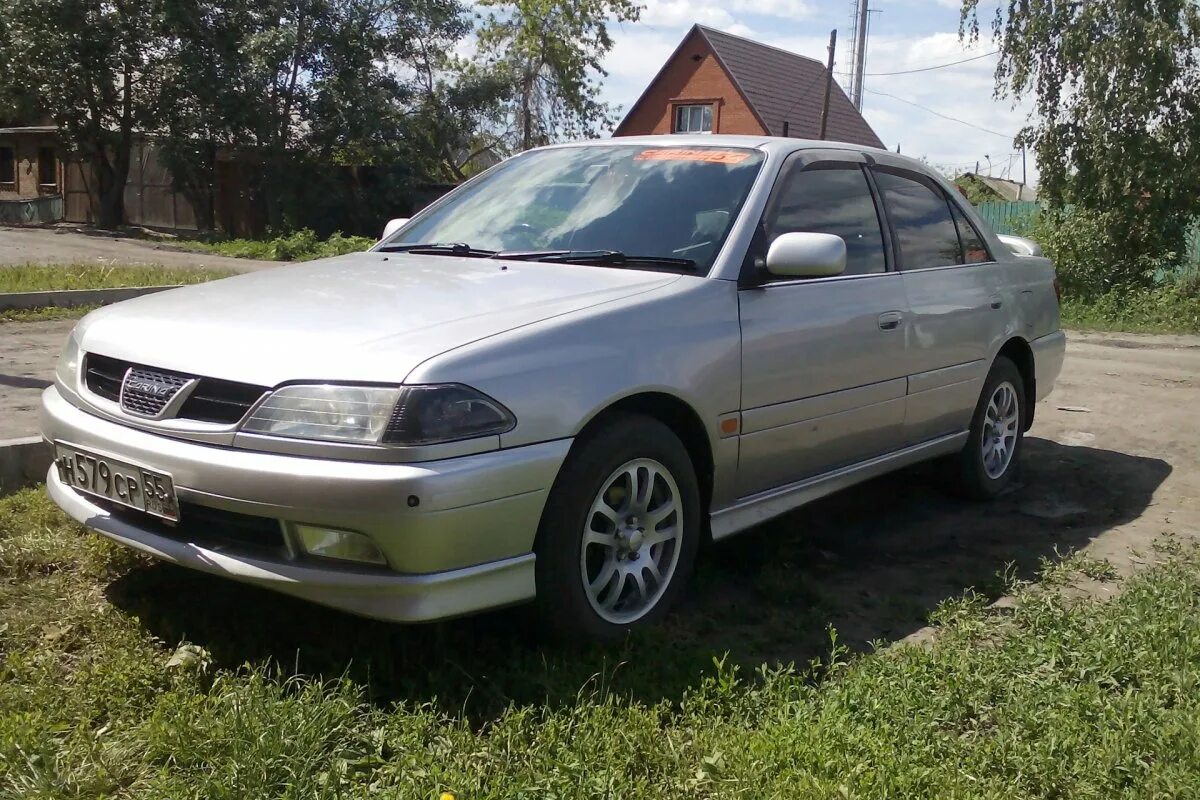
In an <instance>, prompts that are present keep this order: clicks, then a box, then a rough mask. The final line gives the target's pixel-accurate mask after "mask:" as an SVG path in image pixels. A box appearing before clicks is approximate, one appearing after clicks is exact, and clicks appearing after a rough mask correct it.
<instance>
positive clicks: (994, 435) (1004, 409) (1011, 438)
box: [981, 381, 1021, 480]
mask: <svg viewBox="0 0 1200 800" xmlns="http://www.w3.org/2000/svg"><path fill="white" fill-rule="evenodd" d="M1020 424H1021V411H1020V404H1019V401H1018V400H1017V390H1016V389H1015V388H1014V387H1013V385H1012V384H1011V383H1009V382H1008V381H1004V382H1003V383H1001V384H999V385H998V386H997V387H996V389H995V391H993V392H992V397H991V399H990V400H989V401H988V405H987V410H986V411H985V412H984V416H983V431H982V433H981V435H982V437H983V442H982V444H983V447H982V448H981V452H982V454H983V471H984V472H985V473H987V476H988V477H989V478H991V479H993V480H995V479H996V478H999V477H1000V476H1001V475H1003V474H1004V473H1005V471H1006V470H1007V469H1008V465H1009V463H1011V462H1012V457H1013V452H1014V451H1015V450H1016V446H1017V433H1018V431H1017V428H1018V427H1019V426H1020Z"/></svg>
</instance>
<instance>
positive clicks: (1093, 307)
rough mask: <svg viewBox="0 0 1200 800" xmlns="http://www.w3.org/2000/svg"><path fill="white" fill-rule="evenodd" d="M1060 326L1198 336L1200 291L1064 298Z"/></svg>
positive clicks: (1147, 291)
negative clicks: (1082, 298)
mask: <svg viewBox="0 0 1200 800" xmlns="http://www.w3.org/2000/svg"><path fill="white" fill-rule="evenodd" d="M1062 319H1063V327H1067V328H1075V329H1077V330H1099V331H1121V332H1129V333H1200V288H1196V289H1187V288H1185V287H1182V286H1166V287H1162V288H1158V289H1121V290H1116V291H1112V292H1109V293H1108V294H1104V295H1101V296H1099V297H1097V298H1094V299H1089V300H1078V299H1072V298H1070V297H1064V298H1063V304H1062Z"/></svg>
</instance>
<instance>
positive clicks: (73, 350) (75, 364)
mask: <svg viewBox="0 0 1200 800" xmlns="http://www.w3.org/2000/svg"><path fill="white" fill-rule="evenodd" d="M79 360H80V353H79V340H78V339H76V338H75V331H71V335H70V336H68V337H67V342H66V344H64V345H63V349H62V353H61V354H60V355H59V356H58V365H57V366H55V368H54V377H56V378H57V379H58V382H59V383H60V384H62V385H63V386H64V387H66V388H67V389H70V390H71V391H72V392H74V391H77V390H78V388H79Z"/></svg>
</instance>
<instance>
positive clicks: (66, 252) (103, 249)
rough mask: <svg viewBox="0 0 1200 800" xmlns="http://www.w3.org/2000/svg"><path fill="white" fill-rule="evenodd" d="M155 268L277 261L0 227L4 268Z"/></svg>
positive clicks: (75, 231) (57, 230)
mask: <svg viewBox="0 0 1200 800" xmlns="http://www.w3.org/2000/svg"><path fill="white" fill-rule="evenodd" d="M79 263H89V264H159V265H162V266H164V267H180V268H184V269H187V268H195V267H222V268H225V269H235V270H238V271H241V272H250V271H252V270H257V269H266V268H267V267H278V266H279V264H280V262H278V261H255V260H253V259H249V258H228V257H226V256H216V255H209V254H207V253H191V252H187V251H184V250H176V249H174V248H172V247H170V246H168V245H162V244H158V243H155V242H149V241H144V240H141V239H131V238H127V237H111V236H108V235H104V234H95V233H84V232H82V231H81V229H79V228H78V227H71V226H66V225H59V226H55V227H52V228H14V227H6V226H0V266H3V265H5V264H79Z"/></svg>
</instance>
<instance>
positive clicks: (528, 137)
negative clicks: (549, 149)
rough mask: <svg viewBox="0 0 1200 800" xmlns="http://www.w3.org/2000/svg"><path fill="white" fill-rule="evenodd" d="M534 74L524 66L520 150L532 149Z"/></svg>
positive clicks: (529, 68) (528, 67)
mask: <svg viewBox="0 0 1200 800" xmlns="http://www.w3.org/2000/svg"><path fill="white" fill-rule="evenodd" d="M534 78H535V75H534V72H533V70H532V68H531V67H530V66H529V65H526V68H525V76H524V79H523V80H522V82H521V149H522V150H529V149H530V148H532V147H533V82H534Z"/></svg>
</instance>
